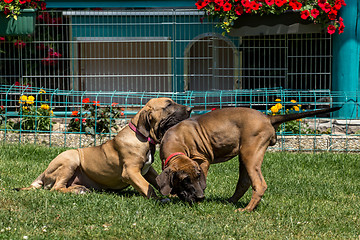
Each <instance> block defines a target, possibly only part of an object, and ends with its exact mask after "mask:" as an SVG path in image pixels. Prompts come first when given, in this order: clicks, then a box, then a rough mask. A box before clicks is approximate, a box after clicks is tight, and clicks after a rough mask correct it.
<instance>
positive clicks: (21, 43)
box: [14, 40, 26, 49]
mask: <svg viewBox="0 0 360 240" xmlns="http://www.w3.org/2000/svg"><path fill="white" fill-rule="evenodd" d="M14 46H15V47H16V48H18V49H22V48H24V47H25V46H26V43H24V42H23V41H22V40H16V41H15V43H14Z"/></svg>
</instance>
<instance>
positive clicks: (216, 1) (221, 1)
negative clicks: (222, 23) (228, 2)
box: [215, 0, 224, 7]
mask: <svg viewBox="0 0 360 240" xmlns="http://www.w3.org/2000/svg"><path fill="white" fill-rule="evenodd" d="M215 3H216V4H217V5H218V6H220V7H222V6H223V5H224V0H215Z"/></svg>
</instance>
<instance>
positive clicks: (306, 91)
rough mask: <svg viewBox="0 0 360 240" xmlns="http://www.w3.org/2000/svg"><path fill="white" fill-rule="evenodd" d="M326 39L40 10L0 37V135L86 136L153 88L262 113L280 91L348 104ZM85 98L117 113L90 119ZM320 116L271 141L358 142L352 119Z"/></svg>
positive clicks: (145, 14) (154, 16) (326, 145)
mask: <svg viewBox="0 0 360 240" xmlns="http://www.w3.org/2000/svg"><path fill="white" fill-rule="evenodd" d="M331 46H332V44H331V37H330V36H329V35H326V34H325V33H311V34H289V35H272V36H242V37H234V36H229V35H225V36H224V35H222V30H221V29H218V28H216V27H215V24H214V23H212V22H208V21H207V20H206V19H205V18H203V13H201V12H199V11H196V10H193V9H146V10H125V9H124V10H101V11H98V10H86V11H83V10H81V11H80V10H62V11H55V10H54V11H47V12H40V13H39V15H38V17H37V20H36V30H35V33H34V34H33V35H31V36H22V37H6V39H5V41H1V42H0V105H1V106H4V109H1V118H0V121H1V129H0V130H1V131H0V134H1V140H2V141H5V142H19V141H20V142H31V143H36V144H46V145H56V146H69V147H82V146H87V145H97V144H99V143H101V142H103V141H104V140H105V139H107V138H111V137H112V136H113V135H114V134H116V131H117V130H116V129H115V126H120V127H121V126H124V125H125V124H126V123H127V120H128V119H129V118H130V117H131V116H132V115H133V114H134V113H135V112H136V111H137V110H138V109H139V108H140V107H141V106H143V104H145V102H147V100H149V99H150V98H153V97H160V96H167V97H171V98H173V99H174V100H175V101H177V102H179V103H182V104H186V105H190V106H193V107H194V109H195V111H194V113H195V114H202V113H205V112H207V111H211V109H213V108H222V107H234V106H235V107H236V106H245V107H252V108H255V109H258V110H260V111H263V112H264V113H268V114H269V109H270V108H271V106H273V105H274V104H276V102H275V99H277V98H279V99H281V101H282V103H283V104H284V109H287V108H291V107H293V106H294V105H293V104H292V103H291V100H295V101H296V102H297V104H300V105H301V108H302V109H303V110H311V109H318V108H323V107H328V106H332V105H343V104H347V105H349V104H350V105H352V106H356V107H354V108H353V109H355V110H356V109H359V106H358V104H357V103H356V102H349V101H348V99H359V96H358V93H356V92H353V93H352V92H346V93H345V92H332V91H331V82H332V79H331V52H332V49H331ZM354 91H355V90H354ZM21 96H26V99H25V97H24V99H21ZM30 96H32V98H30V100H29V97H30ZM84 99H88V100H89V101H90V104H88V103H84V102H83V100H84ZM92 101H94V102H95V105H92V104H91V103H92ZM113 103H117V104H116V105H113ZM86 104H88V105H86ZM85 106H86V107H85ZM89 106H94V108H95V109H96V110H101V111H103V110H104V111H107V112H111V113H112V114H115V113H116V114H120V115H117V117H116V118H111V119H110V120H109V124H108V125H106V127H105V128H99V126H100V125H101V124H102V123H100V122H101V121H102V120H101V117H99V116H97V115H89ZM356 111H357V110H356ZM74 112H78V113H77V115H74ZM357 116H358V113H357ZM322 117H323V118H321V119H320V118H318V119H311V120H308V121H303V122H299V123H297V124H295V125H296V126H297V128H298V130H297V132H296V131H295V132H288V130H287V129H286V128H285V126H283V127H282V128H281V129H279V135H280V141H279V144H278V145H276V146H275V147H273V148H272V149H281V150H284V149H285V150H339V151H359V149H360V146H359V143H358V141H357V139H358V138H359V126H358V125H359V124H358V122H357V121H355V120H350V119H343V120H339V119H336V117H333V115H326V116H322ZM85 118H87V119H90V120H91V124H92V125H91V126H90V125H86V124H83V122H82V121H83V120H84V119H85ZM76 119H77V120H76ZM104 129H105V130H104ZM305 130H306V131H305Z"/></svg>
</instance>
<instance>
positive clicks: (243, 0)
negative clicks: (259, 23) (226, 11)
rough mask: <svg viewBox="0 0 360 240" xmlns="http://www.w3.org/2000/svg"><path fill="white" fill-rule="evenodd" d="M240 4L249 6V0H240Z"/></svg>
mask: <svg viewBox="0 0 360 240" xmlns="http://www.w3.org/2000/svg"><path fill="white" fill-rule="evenodd" d="M241 4H242V5H243V6H244V7H246V8H248V7H250V1H249V0H241Z"/></svg>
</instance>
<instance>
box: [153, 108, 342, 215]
mask: <svg viewBox="0 0 360 240" xmlns="http://www.w3.org/2000/svg"><path fill="white" fill-rule="evenodd" d="M338 109H340V108H330V109H323V110H316V111H311V112H302V113H294V114H289V115H275V116H268V115H265V114H263V113H261V112H259V111H257V110H254V109H250V108H240V107H239V108H225V109H219V110H215V111H212V112H209V113H206V114H204V115H200V116H196V117H193V118H189V119H186V120H184V121H182V122H181V123H179V124H177V125H176V126H174V127H172V128H170V129H169V130H168V131H167V132H166V134H165V136H164V137H163V139H162V142H161V145H160V158H161V160H162V161H163V169H164V170H163V172H162V173H161V174H160V175H159V176H158V177H157V178H156V181H157V183H158V184H159V186H160V191H161V193H162V194H163V195H168V194H170V193H172V194H177V195H178V196H179V197H180V199H182V200H185V201H187V202H195V201H198V200H202V199H203V198H204V197H205V195H204V190H205V188H206V176H207V174H208V169H209V166H210V164H214V163H221V162H225V161H228V160H230V159H231V158H233V157H235V156H239V161H240V165H239V180H238V183H237V185H236V189H235V193H234V195H233V196H232V197H231V198H230V199H229V202H231V203H235V202H237V201H238V200H239V199H240V198H241V197H242V196H243V195H244V194H245V192H246V191H247V190H248V188H249V187H250V186H252V190H253V192H252V197H251V200H250V202H249V204H248V205H247V206H246V207H245V209H238V210H246V211H252V210H253V209H254V208H255V207H256V206H257V205H258V204H259V202H260V200H261V198H262V196H263V195H264V192H265V190H266V188H267V185H266V182H265V180H264V177H263V175H262V173H261V164H262V162H263V158H264V154H265V151H266V149H267V147H268V146H273V145H275V143H276V129H277V128H278V126H279V125H280V124H282V123H284V122H287V121H291V120H295V119H299V118H304V117H310V116H314V115H317V114H321V113H329V112H333V111H336V110H338Z"/></svg>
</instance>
